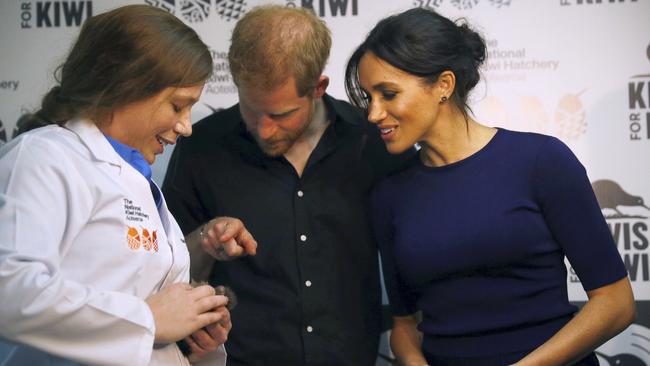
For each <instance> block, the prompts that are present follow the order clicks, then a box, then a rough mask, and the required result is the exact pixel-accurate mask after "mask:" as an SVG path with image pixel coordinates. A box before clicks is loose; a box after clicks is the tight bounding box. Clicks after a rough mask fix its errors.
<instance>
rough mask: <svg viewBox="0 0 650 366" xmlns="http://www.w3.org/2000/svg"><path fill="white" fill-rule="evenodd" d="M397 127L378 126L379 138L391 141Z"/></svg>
mask: <svg viewBox="0 0 650 366" xmlns="http://www.w3.org/2000/svg"><path fill="white" fill-rule="evenodd" d="M398 128H399V127H398V126H379V132H380V133H381V138H382V139H383V140H384V141H385V142H389V141H391V140H392V139H393V138H394V137H395V133H396V131H397V129H398Z"/></svg>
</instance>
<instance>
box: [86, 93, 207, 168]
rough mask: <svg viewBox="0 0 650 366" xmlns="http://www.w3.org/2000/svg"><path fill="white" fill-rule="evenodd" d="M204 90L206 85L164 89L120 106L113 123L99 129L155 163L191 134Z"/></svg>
mask: <svg viewBox="0 0 650 366" xmlns="http://www.w3.org/2000/svg"><path fill="white" fill-rule="evenodd" d="M202 91H203V84H200V85H195V86H188V87H180V88H174V87H168V88H165V89H163V90H162V91H161V92H159V93H158V94H155V95H153V96H151V97H148V98H145V99H143V100H140V101H137V102H132V103H129V104H127V105H124V106H122V107H118V108H117V109H115V110H114V111H113V114H112V119H111V121H110V122H108V123H105V124H99V126H100V129H101V130H102V132H103V133H105V134H107V135H109V136H111V137H112V138H114V139H116V140H117V141H119V142H121V143H123V144H126V145H128V146H131V147H133V148H135V149H137V150H138V151H140V152H141V153H142V155H144V158H145V160H147V162H148V163H149V164H153V162H154V160H155V159H156V155H158V154H162V152H163V150H164V147H165V146H166V145H173V144H174V143H176V139H177V138H178V136H179V135H182V136H189V135H191V134H192V123H191V121H190V113H191V111H192V106H193V105H194V104H195V103H196V102H197V101H198V100H199V97H200V96H201V92H202Z"/></svg>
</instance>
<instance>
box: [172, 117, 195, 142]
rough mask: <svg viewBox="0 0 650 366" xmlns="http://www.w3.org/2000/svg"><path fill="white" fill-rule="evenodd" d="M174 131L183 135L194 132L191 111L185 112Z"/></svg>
mask: <svg viewBox="0 0 650 366" xmlns="http://www.w3.org/2000/svg"><path fill="white" fill-rule="evenodd" d="M174 131H175V132H176V133H177V134H179V135H181V136H185V137H187V136H190V135H191V134H192V121H191V118H190V112H189V111H188V112H187V113H185V114H183V115H182V116H181V118H180V120H179V121H178V122H176V126H174Z"/></svg>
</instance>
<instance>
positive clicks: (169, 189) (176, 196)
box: [162, 138, 207, 235]
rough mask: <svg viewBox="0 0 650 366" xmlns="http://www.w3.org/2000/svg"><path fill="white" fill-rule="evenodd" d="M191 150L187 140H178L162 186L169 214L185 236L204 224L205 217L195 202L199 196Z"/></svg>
mask: <svg viewBox="0 0 650 366" xmlns="http://www.w3.org/2000/svg"><path fill="white" fill-rule="evenodd" d="M191 147H192V146H191V145H190V141H189V140H187V139H186V138H181V139H179V141H178V144H177V146H176V147H175V148H174V152H173V153H172V157H171V159H170V161H169V166H168V167H167V174H166V175H165V180H164V182H163V187H162V191H163V194H164V195H165V201H166V202H167V206H168V207H169V211H171V213H172V214H173V215H174V217H175V218H176V221H177V222H178V224H179V226H180V227H181V230H182V231H183V234H185V235H187V234H189V233H191V232H192V231H194V230H195V229H196V228H197V227H198V226H199V225H201V224H203V222H204V221H207V219H205V218H204V216H205V209H204V207H203V206H202V205H201V203H200V201H199V200H198V197H201V195H200V192H198V187H196V185H195V180H194V175H195V174H196V173H197V172H196V170H197V169H196V164H194V162H196V161H198V160H195V158H194V157H193V155H194V154H193V153H192V150H191Z"/></svg>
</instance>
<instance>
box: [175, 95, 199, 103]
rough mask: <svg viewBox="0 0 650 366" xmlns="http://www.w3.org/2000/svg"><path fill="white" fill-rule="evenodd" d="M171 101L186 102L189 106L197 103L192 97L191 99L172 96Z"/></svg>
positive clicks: (186, 96) (187, 96) (184, 96)
mask: <svg viewBox="0 0 650 366" xmlns="http://www.w3.org/2000/svg"><path fill="white" fill-rule="evenodd" d="M171 99H173V100H175V101H181V102H187V103H191V104H195V103H196V102H198V101H199V100H198V99H196V98H194V97H191V96H189V95H174V96H172V98H171Z"/></svg>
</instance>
